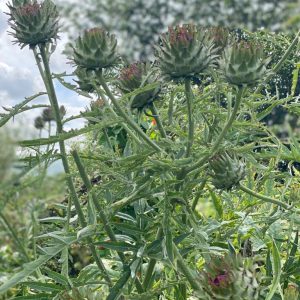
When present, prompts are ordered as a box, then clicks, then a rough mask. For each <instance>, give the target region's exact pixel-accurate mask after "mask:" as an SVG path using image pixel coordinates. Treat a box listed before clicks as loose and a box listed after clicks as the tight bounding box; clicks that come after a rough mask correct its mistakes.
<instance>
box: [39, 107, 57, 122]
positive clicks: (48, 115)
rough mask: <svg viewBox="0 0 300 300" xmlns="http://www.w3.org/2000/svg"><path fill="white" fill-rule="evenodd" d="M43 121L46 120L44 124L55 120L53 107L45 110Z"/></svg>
mask: <svg viewBox="0 0 300 300" xmlns="http://www.w3.org/2000/svg"><path fill="white" fill-rule="evenodd" d="M42 119H43V120H44V122H51V121H54V120H55V117H54V114H53V111H52V108H51V107H47V108H45V109H44V110H43V112H42Z"/></svg>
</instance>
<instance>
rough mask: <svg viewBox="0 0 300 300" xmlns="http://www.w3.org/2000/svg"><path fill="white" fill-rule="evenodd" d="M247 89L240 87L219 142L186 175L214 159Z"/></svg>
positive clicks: (186, 171) (187, 170)
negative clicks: (211, 158)
mask: <svg viewBox="0 0 300 300" xmlns="http://www.w3.org/2000/svg"><path fill="white" fill-rule="evenodd" d="M244 91H245V88H244V87H240V88H239V90H238V93H237V96H236V100H235V103H234V107H233V110H232V113H231V116H230V118H229V120H228V121H227V123H226V125H225V126H224V128H223V130H222V131H221V133H220V135H219V136H218V138H217V140H216V141H215V142H214V144H213V147H212V148H211V150H210V151H209V153H208V154H207V155H205V156H204V157H202V158H201V159H200V160H199V161H198V162H196V163H195V164H194V165H193V166H191V167H189V168H187V169H186V170H185V174H187V173H189V172H191V171H193V170H195V169H197V168H199V167H201V166H202V165H203V164H204V163H206V162H207V160H208V159H209V158H210V157H212V156H213V155H214V154H215V153H216V152H217V151H218V149H219V147H220V146H221V143H222V141H223V139H224V137H225V136H226V134H227V132H228V130H229V129H230V127H231V126H232V124H233V122H234V120H235V118H236V115H237V113H238V110H239V108H240V105H241V100H242V98H243V94H244Z"/></svg>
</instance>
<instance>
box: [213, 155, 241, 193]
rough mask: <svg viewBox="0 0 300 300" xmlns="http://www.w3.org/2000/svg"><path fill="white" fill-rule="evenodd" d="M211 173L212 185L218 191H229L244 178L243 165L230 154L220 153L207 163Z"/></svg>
mask: <svg viewBox="0 0 300 300" xmlns="http://www.w3.org/2000/svg"><path fill="white" fill-rule="evenodd" d="M209 166H210V167H211V169H212V171H213V173H212V174H211V176H212V183H213V185H214V186H215V187H216V188H218V189H225V190H229V189H231V188H232V187H233V186H235V185H237V184H239V182H240V181H241V180H242V179H243V178H244V177H245V165H244V163H243V162H242V161H240V160H239V159H238V157H237V156H236V155H235V154H233V153H231V154H229V153H227V152H224V153H220V154H216V155H215V156H213V157H212V158H211V159H210V161H209Z"/></svg>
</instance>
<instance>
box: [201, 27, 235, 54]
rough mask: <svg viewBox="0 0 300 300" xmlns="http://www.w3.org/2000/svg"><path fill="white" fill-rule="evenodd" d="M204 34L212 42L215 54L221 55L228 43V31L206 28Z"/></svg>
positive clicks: (225, 29)
mask: <svg viewBox="0 0 300 300" xmlns="http://www.w3.org/2000/svg"><path fill="white" fill-rule="evenodd" d="M206 34H207V35H208V37H209V39H211V40H212V41H213V45H214V47H215V49H216V52H217V54H218V55H220V54H222V52H223V51H224V49H225V48H226V46H227V45H228V43H229V41H230V34H229V31H228V29H227V28H223V27H208V28H206Z"/></svg>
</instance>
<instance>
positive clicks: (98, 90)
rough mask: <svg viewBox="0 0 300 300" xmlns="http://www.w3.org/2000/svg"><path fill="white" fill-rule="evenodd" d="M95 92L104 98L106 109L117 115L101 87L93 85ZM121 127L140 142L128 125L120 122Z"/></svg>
mask: <svg viewBox="0 0 300 300" xmlns="http://www.w3.org/2000/svg"><path fill="white" fill-rule="evenodd" d="M95 88H96V90H97V93H98V94H99V96H100V97H101V98H102V99H103V100H104V102H105V105H106V106H107V107H108V109H109V110H110V112H111V113H112V114H113V116H115V117H118V115H117V114H116V112H115V111H114V110H113V108H112V107H111V105H109V103H108V101H107V99H106V97H105V96H104V93H103V92H102V91H101V89H99V88H97V86H95ZM121 125H122V127H123V128H124V129H125V130H126V132H127V133H128V134H129V135H130V136H131V137H132V139H133V140H134V141H135V142H136V143H137V144H138V145H139V144H141V142H140V140H139V139H138V138H137V137H136V135H135V134H134V132H133V131H131V129H129V128H128V126H127V125H126V124H125V123H124V122H122V123H121Z"/></svg>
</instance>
